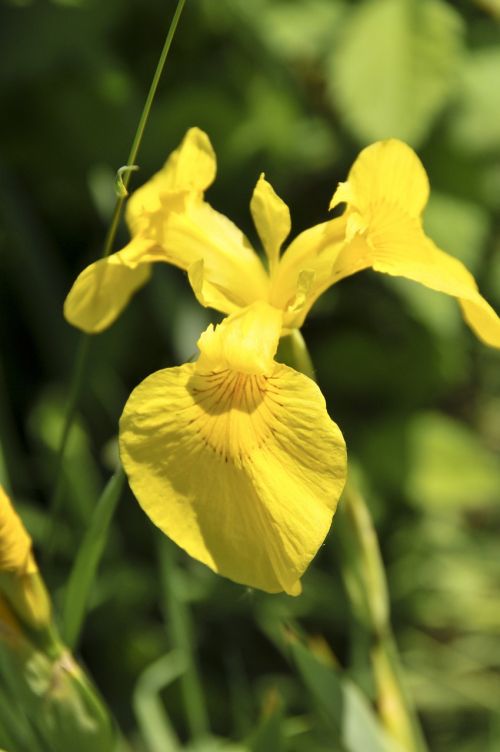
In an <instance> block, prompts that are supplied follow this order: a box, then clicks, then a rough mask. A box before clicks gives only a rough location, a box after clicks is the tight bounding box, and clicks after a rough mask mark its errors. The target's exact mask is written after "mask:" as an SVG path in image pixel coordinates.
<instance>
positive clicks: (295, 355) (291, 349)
mask: <svg viewBox="0 0 500 752" xmlns="http://www.w3.org/2000/svg"><path fill="white" fill-rule="evenodd" d="M276 360H277V361H278V362H279V363H286V364H288V365H291V366H292V367H293V368H295V369H296V370H297V371H300V372H301V373H303V374H305V375H306V376H309V378H310V379H312V380H313V381H316V373H315V371H314V366H313V362H312V360H311V356H310V355H309V350H308V349H307V345H306V343H305V342H304V337H303V336H302V334H301V332H300V329H292V331H291V332H290V334H288V335H286V337H282V338H281V339H280V343H279V346H278V352H277V353H276Z"/></svg>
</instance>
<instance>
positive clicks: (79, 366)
mask: <svg viewBox="0 0 500 752" xmlns="http://www.w3.org/2000/svg"><path fill="white" fill-rule="evenodd" d="M185 4H186V0H178V2H177V7H176V9H175V12H174V15H173V17H172V21H171V22H170V26H169V28H168V31H167V36H166V38H165V42H164V45H163V49H162V51H161V54H160V57H159V60H158V63H157V66H156V70H155V73H154V76H153V80H152V82H151V86H150V88H149V92H148V95H147V97H146V101H145V103H144V107H143V110H142V113H141V117H140V119H139V123H138V125H137V129H136V132H135V135H134V139H133V141H132V146H131V148H130V153H129V155H128V159H127V166H128V167H130V166H131V165H134V163H135V161H136V159H137V155H138V153H139V149H140V146H141V143H142V139H143V136H144V131H145V129H146V125H147V122H148V119H149V115H150V113H151V107H152V105H153V101H154V98H155V95H156V91H157V89H158V84H159V83H160V79H161V76H162V73H163V70H164V68H165V63H166V60H167V57H168V53H169V51H170V47H171V45H172V40H173V38H174V35H175V32H176V30H177V26H178V24H179V20H180V17H181V14H182V11H183V9H184V6H185ZM130 176H131V170H130V169H127V170H122V171H121V185H122V187H123V190H121V191H120V193H119V195H118V196H117V199H116V203H115V208H114V210H113V215H112V217H111V222H110V225H109V228H108V232H107V233H106V238H105V240H104V246H103V252H102V257H103V258H105V257H106V256H108V255H109V254H110V253H111V251H112V249H113V244H114V242H115V238H116V233H117V231H118V226H119V224H120V219H121V216H122V212H123V206H124V203H125V198H126V196H127V187H128V184H129V181H130ZM90 340H91V336H90V335H89V334H81V335H80V340H79V342H78V347H77V355H76V358H75V364H74V367H73V373H72V376H71V382H70V391H69V397H68V401H67V404H66V409H65V413H64V419H63V428H62V431H61V438H60V441H59V446H58V449H57V454H56V467H55V478H54V488H53V492H52V496H51V499H50V503H49V514H48V522H47V525H48V534H47V546H46V549H45V555H46V557H50V556H51V554H52V553H53V548H54V528H55V524H54V523H55V520H56V519H57V517H58V514H59V509H60V506H61V502H62V498H63V494H64V485H65V478H64V472H63V465H64V457H65V454H66V449H67V445H68V438H69V435H70V431H71V426H72V424H73V420H74V418H75V414H76V408H77V405H78V401H79V398H80V394H81V391H82V387H83V384H84V381H85V377H86V374H87V370H88V364H89V352H90Z"/></svg>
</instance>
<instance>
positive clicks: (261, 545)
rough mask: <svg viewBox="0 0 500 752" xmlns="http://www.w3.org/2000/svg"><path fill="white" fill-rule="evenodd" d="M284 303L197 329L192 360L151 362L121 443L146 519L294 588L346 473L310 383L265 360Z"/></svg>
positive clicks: (219, 558) (180, 539)
mask: <svg viewBox="0 0 500 752" xmlns="http://www.w3.org/2000/svg"><path fill="white" fill-rule="evenodd" d="M280 327H281V314H280V313H279V312H277V311H276V310H275V309H272V308H271V307H270V306H268V305H267V304H265V303H256V304H255V305H253V306H251V307H249V308H248V309H247V310H246V311H244V312H242V313H240V314H237V315H236V316H231V317H229V319H227V320H226V321H224V322H223V324H222V325H221V326H219V327H217V328H216V329H215V330H214V329H212V328H209V329H208V330H207V332H205V334H204V335H202V337H201V338H200V342H199V346H200V350H201V356H200V359H199V361H198V363H190V364H187V365H184V366H181V367H179V368H168V369H165V370H163V371H159V372H157V373H155V374H153V375H152V376H150V377H149V378H147V379H146V380H145V381H143V383H142V384H140V385H139V386H138V387H137V389H135V391H134V392H133V393H132V395H131V397H130V398H129V400H128V402H127V404H126V406H125V410H124V413H123V415H122V418H121V421H120V452H121V458H122V462H123V466H124V468H125V470H126V472H127V475H128V477H129V482H130V485H131V488H132V490H133V492H134V494H135V495H136V497H137V499H138V501H139V503H140V505H141V506H142V508H143V509H144V511H145V512H146V514H147V515H148V516H149V517H150V518H151V520H152V521H153V522H154V523H155V524H156V525H157V526H158V527H159V528H160V529H161V530H163V532H164V533H166V534H167V535H168V536H169V537H171V538H172V539H173V540H174V541H175V542H176V543H177V544H178V545H179V546H181V547H182V548H184V549H185V550H186V551H187V552H188V553H189V554H190V555H191V556H193V557H194V558H196V559H198V560H199V561H201V562H203V563H204V564H206V565H207V566H209V567H210V568H212V569H213V570H214V571H216V572H218V573H220V574H222V575H224V576H226V577H228V578H230V579H232V580H234V581H236V582H239V583H242V584H245V585H249V586H251V587H256V588H260V589H262V590H265V591H267V592H279V591H283V590H284V591H285V592H287V593H290V594H293V595H296V594H298V593H299V592H300V577H301V576H302V574H303V573H304V571H305V569H306V568H307V566H308V564H309V562H310V561H311V559H312V558H313V557H314V555H315V554H316V552H317V550H318V548H319V547H320V545H321V544H322V542H323V540H324V538H325V536H326V534H327V532H328V529H329V527H330V524H331V520H332V516H333V513H334V511H335V508H336V505H337V501H338V499H339V496H340V494H341V492H342V488H343V486H344V482H345V475H346V455H345V445H344V440H343V438H342V434H341V433H340V430H339V429H338V427H337V426H336V425H335V423H333V422H332V420H331V419H330V418H329V416H328V413H327V411H326V406H325V401H324V399H323V396H322V395H321V392H320V391H319V389H318V387H317V386H316V384H315V383H314V382H313V381H311V380H310V379H308V378H307V377H306V376H303V375H302V374H300V373H297V372H296V371H294V370H292V369H291V368H288V367H287V366H284V365H280V364H278V363H276V362H275V361H273V359H272V358H273V355H274V351H275V349H276V346H277V342H278V338H279V332H280Z"/></svg>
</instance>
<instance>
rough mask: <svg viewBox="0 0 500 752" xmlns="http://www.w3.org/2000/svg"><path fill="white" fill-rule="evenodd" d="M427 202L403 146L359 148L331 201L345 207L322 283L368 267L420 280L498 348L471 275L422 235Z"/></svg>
mask: <svg viewBox="0 0 500 752" xmlns="http://www.w3.org/2000/svg"><path fill="white" fill-rule="evenodd" d="M427 197H428V181H427V176H426V174H425V170H424V168H423V166H422V164H421V162H420V160H419V159H418V157H417V155H416V154H415V153H414V152H413V151H412V149H410V147H409V146H407V145H406V144H403V143H402V142H400V141H396V140H394V139H391V140H389V141H384V142H379V143H376V144H373V145H372V146H369V147H367V148H366V149H364V150H363V151H362V152H361V154H360V155H359V157H358V159H357V160H356V162H355V163H354V165H353V167H352V169H351V171H350V173H349V176H348V180H347V182H346V183H342V184H341V185H340V186H339V188H338V189H337V191H336V192H335V194H334V196H333V199H332V204H331V205H332V206H334V205H336V204H337V203H339V202H344V201H345V202H347V208H346V211H345V213H344V215H343V216H344V219H345V222H346V243H345V245H344V247H343V248H342V249H341V250H340V252H339V251H338V249H337V252H336V255H335V259H334V263H333V265H332V269H331V282H330V283H331V284H333V283H334V282H337V281H338V280H340V279H342V278H343V277H346V276H348V275H350V274H354V273H355V272H357V271H360V270H361V269H366V268H369V267H371V268H372V269H374V270H375V271H379V272H384V273H386V274H391V275H396V276H401V277H406V278H408V279H411V280H414V281H415V282H420V283H421V284H423V285H425V286H426V287H429V288H431V289H433V290H437V291H438V292H444V293H446V294H447V295H451V296H453V297H455V298H457V299H458V301H459V303H460V305H461V308H462V311H463V313H464V317H465V319H466V321H467V323H468V324H469V325H470V326H471V328H472V329H473V330H474V332H475V333H476V334H477V336H478V337H479V338H480V339H481V340H483V341H484V342H485V343H486V344H488V345H490V346H492V347H500V319H499V318H498V316H497V314H496V313H495V311H494V310H493V309H492V308H491V306H490V305H489V304H488V303H487V302H486V300H484V298H483V297H482V296H481V295H480V293H479V291H478V289H477V285H476V282H475V280H474V278H473V276H472V275H471V274H470V272H468V271H467V269H466V268H465V266H464V265H463V264H462V263H461V262H460V261H458V260H457V259H455V258H453V257H452V256H449V255H448V254H446V253H445V252H444V251H442V250H440V249H439V248H437V246H435V245H434V243H433V242H432V241H431V240H430V239H429V238H428V237H427V236H426V235H425V233H424V231H423V228H422V222H421V213H422V210H423V208H424V206H425V204H426V201H427Z"/></svg>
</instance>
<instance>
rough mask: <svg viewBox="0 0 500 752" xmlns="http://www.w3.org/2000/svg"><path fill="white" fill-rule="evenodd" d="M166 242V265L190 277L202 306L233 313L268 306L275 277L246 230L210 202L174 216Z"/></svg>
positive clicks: (187, 205) (194, 204) (191, 203)
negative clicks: (264, 302)
mask: <svg viewBox="0 0 500 752" xmlns="http://www.w3.org/2000/svg"><path fill="white" fill-rule="evenodd" d="M162 242H163V247H164V249H165V257H164V258H165V260H166V261H168V263H170V264H174V265H175V266H178V267H180V268H181V269H185V270H186V271H188V272H189V279H190V282H191V285H192V286H193V290H194V292H195V294H196V297H197V298H198V300H199V301H200V303H202V305H206V306H209V307H210V308H215V309H216V310H218V311H222V313H233V312H234V311H237V310H239V309H240V308H245V307H246V306H248V305H250V304H251V303H253V302H254V301H256V300H267V297H268V294H269V277H268V275H267V274H266V271H265V269H264V267H263V265H262V263H261V261H260V259H259V257H258V256H257V254H256V253H255V251H254V250H253V248H252V247H251V245H250V243H249V242H248V240H247V238H246V237H245V235H244V234H243V233H242V232H241V230H239V229H238V228H237V227H236V225H235V224H233V222H231V220H229V219H228V218H227V217H225V216H224V215H223V214H220V213H219V212H217V211H215V209H213V208H212V207H211V206H210V205H209V204H208V203H207V202H205V201H197V200H196V199H195V198H193V199H192V200H187V201H186V203H185V206H184V209H183V211H179V212H172V214H171V215H170V216H169V219H168V222H166V224H165V232H164V236H163V241H162ZM193 265H196V266H194V267H193Z"/></svg>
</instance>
